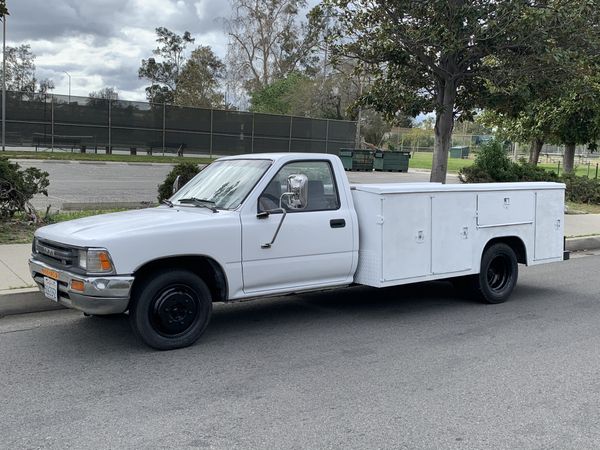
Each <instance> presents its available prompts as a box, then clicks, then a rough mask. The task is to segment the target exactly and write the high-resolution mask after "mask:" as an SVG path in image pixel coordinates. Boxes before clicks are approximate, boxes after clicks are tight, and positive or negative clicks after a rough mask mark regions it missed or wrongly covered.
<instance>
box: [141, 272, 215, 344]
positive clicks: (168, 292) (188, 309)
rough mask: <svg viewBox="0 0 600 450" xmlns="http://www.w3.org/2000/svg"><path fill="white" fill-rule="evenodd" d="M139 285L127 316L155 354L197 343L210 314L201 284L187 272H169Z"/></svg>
mask: <svg viewBox="0 0 600 450" xmlns="http://www.w3.org/2000/svg"><path fill="white" fill-rule="evenodd" d="M141 282H142V283H143V284H142V286H141V287H140V288H139V289H135V291H134V294H133V298H132V305H131V307H130V312H129V318H130V322H131V325H132V328H133V330H134V332H135V333H136V334H137V335H138V336H139V337H140V338H141V339H142V340H143V341H144V342H145V343H146V344H148V345H149V346H150V347H153V348H156V349H158V350H170V349H174V348H181V347H187V346H188V345H191V344H193V343H194V342H196V341H197V340H198V338H199V337H200V336H201V335H202V333H203V332H204V330H205V329H206V327H207V325H208V322H209V321H210V316H211V313H212V298H211V295H210V291H209V289H208V287H207V286H206V284H205V283H204V281H202V279H201V278H200V277H198V276H197V275H195V274H194V273H192V272H189V271H187V270H169V271H164V272H161V273H155V274H153V275H151V276H147V277H146V280H145V281H143V280H142V281H141Z"/></svg>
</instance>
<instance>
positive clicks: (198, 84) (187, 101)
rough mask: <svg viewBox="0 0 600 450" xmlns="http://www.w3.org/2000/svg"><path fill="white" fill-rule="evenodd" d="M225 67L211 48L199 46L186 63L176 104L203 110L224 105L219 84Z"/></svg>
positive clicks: (178, 84) (176, 92)
mask: <svg viewBox="0 0 600 450" xmlns="http://www.w3.org/2000/svg"><path fill="white" fill-rule="evenodd" d="M224 71H225V65H224V64H223V62H222V61H221V60H220V59H219V58H218V57H217V56H216V55H215V54H214V53H213V51H212V49H211V48H210V47H209V46H202V45H201V46H199V47H198V48H196V49H195V50H194V51H193V52H192V54H191V55H190V58H189V59H188V60H187V61H186V63H185V64H184V66H183V69H182V70H181V74H180V76H179V80H178V83H177V87H176V89H175V96H174V103H175V104H176V105H180V106H196V107H203V108H213V107H220V106H223V104H224V97H223V94H222V93H221V92H220V91H219V82H220V80H221V79H222V78H223V75H224Z"/></svg>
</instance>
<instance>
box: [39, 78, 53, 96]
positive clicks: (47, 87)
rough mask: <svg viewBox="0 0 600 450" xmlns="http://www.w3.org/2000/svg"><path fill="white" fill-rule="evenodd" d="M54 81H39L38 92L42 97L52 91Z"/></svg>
mask: <svg viewBox="0 0 600 450" xmlns="http://www.w3.org/2000/svg"><path fill="white" fill-rule="evenodd" d="M54 87H55V86H54V81H52V80H51V79H49V78H46V79H44V80H41V81H40V85H39V87H38V92H39V93H40V94H43V95H47V94H49V93H50V91H52V90H54Z"/></svg>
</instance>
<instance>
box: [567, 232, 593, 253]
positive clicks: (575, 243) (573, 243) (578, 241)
mask: <svg viewBox="0 0 600 450" xmlns="http://www.w3.org/2000/svg"><path fill="white" fill-rule="evenodd" d="M565 247H566V249H567V250H569V251H571V252H581V251H584V250H597V249H599V248H600V235H596V236H584V237H571V238H567V242H566V245H565Z"/></svg>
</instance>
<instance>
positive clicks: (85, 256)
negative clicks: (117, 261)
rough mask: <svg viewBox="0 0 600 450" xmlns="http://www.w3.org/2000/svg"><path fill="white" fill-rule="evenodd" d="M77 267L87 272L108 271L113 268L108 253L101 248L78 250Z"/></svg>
mask: <svg viewBox="0 0 600 450" xmlns="http://www.w3.org/2000/svg"><path fill="white" fill-rule="evenodd" d="M79 267H81V268H82V269H83V270H85V271H86V272H89V273H110V272H113V271H114V269H115V268H114V266H113V263H112V259H111V258H110V254H109V253H108V251H107V250H105V249H102V248H89V249H86V250H79Z"/></svg>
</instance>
